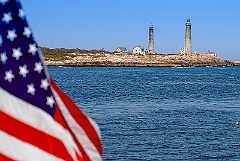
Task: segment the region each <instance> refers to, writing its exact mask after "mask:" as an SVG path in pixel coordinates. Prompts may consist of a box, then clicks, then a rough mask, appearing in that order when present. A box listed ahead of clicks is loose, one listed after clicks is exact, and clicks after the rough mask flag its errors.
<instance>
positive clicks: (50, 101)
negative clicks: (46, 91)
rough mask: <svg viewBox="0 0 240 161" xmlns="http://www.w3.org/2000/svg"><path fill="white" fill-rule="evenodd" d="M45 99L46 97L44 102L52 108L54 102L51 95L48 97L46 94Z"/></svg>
mask: <svg viewBox="0 0 240 161" xmlns="http://www.w3.org/2000/svg"><path fill="white" fill-rule="evenodd" d="M46 99H47V102H46V104H47V105H48V106H50V107H51V108H52V107H53V105H54V103H55V101H54V99H53V97H52V96H51V97H48V96H47V97H46Z"/></svg>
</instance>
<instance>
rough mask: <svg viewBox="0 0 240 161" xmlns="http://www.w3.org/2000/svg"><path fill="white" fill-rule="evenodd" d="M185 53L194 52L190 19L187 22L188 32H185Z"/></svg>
mask: <svg viewBox="0 0 240 161" xmlns="http://www.w3.org/2000/svg"><path fill="white" fill-rule="evenodd" d="M185 53H186V54H191V53H192V39H191V23H190V19H187V22H186V34H185Z"/></svg>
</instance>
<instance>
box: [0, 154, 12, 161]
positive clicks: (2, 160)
mask: <svg viewBox="0 0 240 161" xmlns="http://www.w3.org/2000/svg"><path fill="white" fill-rule="evenodd" d="M0 160H1V161H14V160H13V159H11V158H8V157H7V156H5V155H3V154H1V153H0Z"/></svg>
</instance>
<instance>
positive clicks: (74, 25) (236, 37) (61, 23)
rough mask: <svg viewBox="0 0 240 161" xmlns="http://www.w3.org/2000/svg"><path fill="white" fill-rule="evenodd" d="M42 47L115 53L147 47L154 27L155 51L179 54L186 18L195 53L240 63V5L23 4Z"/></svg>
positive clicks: (182, 0) (132, 0)
mask: <svg viewBox="0 0 240 161" xmlns="http://www.w3.org/2000/svg"><path fill="white" fill-rule="evenodd" d="M21 2H22V6H23V9H24V10H25V13H26V15H27V18H28V22H29V24H30V27H31V28H32V30H33V33H34V36H35V39H36V40H37V42H38V44H39V45H40V46H45V47H49V48H60V47H64V48H80V49H88V50H90V49H101V48H104V49H105V50H107V51H114V50H115V49H117V47H119V46H125V47H127V50H132V48H133V47H134V46H136V45H142V46H144V48H145V49H146V48H147V47H148V28H149V25H150V24H151V23H152V24H153V27H154V40H155V51H156V52H158V53H179V50H180V47H181V46H184V43H185V42H184V39H185V23H186V19H188V18H189V19H191V24H192V50H193V52H194V51H196V52H197V53H206V52H207V50H211V51H213V52H215V53H217V55H218V56H219V57H221V58H223V59H229V60H232V61H234V60H240V44H239V42H240V9H239V8H240V0H70V1H66V0H34V1H29V0H22V1H21Z"/></svg>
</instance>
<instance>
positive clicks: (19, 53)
mask: <svg viewBox="0 0 240 161" xmlns="http://www.w3.org/2000/svg"><path fill="white" fill-rule="evenodd" d="M20 50H21V49H20V48H17V49H13V55H12V56H13V57H15V58H16V60H19V57H20V56H22V53H21V51H20Z"/></svg>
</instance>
